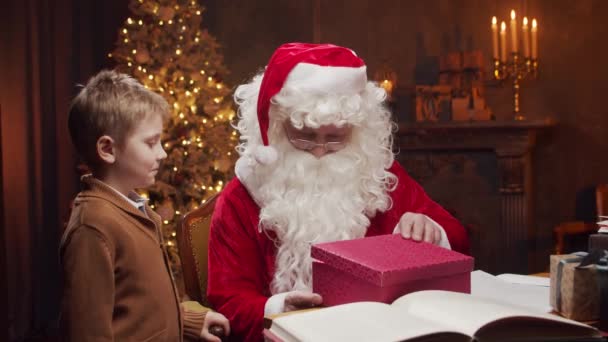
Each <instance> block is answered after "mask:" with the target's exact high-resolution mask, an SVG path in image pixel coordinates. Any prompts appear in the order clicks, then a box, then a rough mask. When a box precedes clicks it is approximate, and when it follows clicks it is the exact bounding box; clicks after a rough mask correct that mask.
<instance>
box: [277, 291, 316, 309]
mask: <svg viewBox="0 0 608 342" xmlns="http://www.w3.org/2000/svg"><path fill="white" fill-rule="evenodd" d="M321 303H323V298H322V297H321V295H319V294H317V293H312V292H304V291H292V292H289V293H288V294H287V296H285V307H284V308H285V309H284V310H285V311H294V310H301V309H308V308H312V307H314V306H319V305H321Z"/></svg>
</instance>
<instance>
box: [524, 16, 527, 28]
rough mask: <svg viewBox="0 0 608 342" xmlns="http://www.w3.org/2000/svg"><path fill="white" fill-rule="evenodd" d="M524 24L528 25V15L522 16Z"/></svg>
mask: <svg viewBox="0 0 608 342" xmlns="http://www.w3.org/2000/svg"><path fill="white" fill-rule="evenodd" d="M524 26H528V17H524Z"/></svg>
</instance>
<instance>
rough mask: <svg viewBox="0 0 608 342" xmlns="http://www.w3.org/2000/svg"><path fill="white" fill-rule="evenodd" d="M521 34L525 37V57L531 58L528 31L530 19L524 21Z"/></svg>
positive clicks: (525, 18)
mask: <svg viewBox="0 0 608 342" xmlns="http://www.w3.org/2000/svg"><path fill="white" fill-rule="evenodd" d="M521 31H522V32H521V34H522V35H523V36H524V37H523V40H522V42H523V44H524V57H525V58H530V37H528V35H529V32H528V31H529V30H528V18H527V17H524V21H523V24H522V27H521Z"/></svg>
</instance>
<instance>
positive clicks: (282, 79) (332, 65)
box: [253, 43, 367, 164]
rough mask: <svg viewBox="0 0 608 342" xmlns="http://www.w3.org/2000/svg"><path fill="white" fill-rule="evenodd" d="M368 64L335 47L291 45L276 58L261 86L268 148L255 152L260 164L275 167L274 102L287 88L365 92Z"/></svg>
mask: <svg viewBox="0 0 608 342" xmlns="http://www.w3.org/2000/svg"><path fill="white" fill-rule="evenodd" d="M366 83H367V72H366V67H365V62H364V61H363V60H362V59H361V58H359V57H357V55H356V54H355V52H354V51H352V50H350V49H347V48H344V47H341V46H336V45H332V44H306V43H288V44H283V45H281V46H280V47H279V48H278V49H277V50H276V51H275V52H274V54H273V55H272V57H271V58H270V61H269V62H268V65H267V66H266V70H265V71H264V77H263V79H262V84H261V86H260V92H259V95H258V103H257V113H258V122H259V125H260V133H261V135H262V142H263V143H264V146H259V147H258V148H257V149H256V150H255V151H254V153H253V155H254V158H255V159H256V161H257V162H259V163H262V164H271V163H274V162H275V161H276V160H277V151H276V150H275V149H274V148H273V147H272V146H269V143H268V126H269V123H270V119H269V117H268V111H269V108H270V100H271V99H272V97H273V96H274V95H276V94H277V93H278V92H279V91H281V89H283V88H284V87H294V88H296V89H299V90H303V91H309V92H311V93H317V94H318V93H321V94H356V93H359V92H361V91H363V90H364V89H365V85H366Z"/></svg>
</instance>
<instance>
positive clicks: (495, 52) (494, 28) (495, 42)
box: [492, 17, 498, 59]
mask: <svg viewBox="0 0 608 342" xmlns="http://www.w3.org/2000/svg"><path fill="white" fill-rule="evenodd" d="M492 56H493V57H494V59H498V24H497V22H496V17H492Z"/></svg>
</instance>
